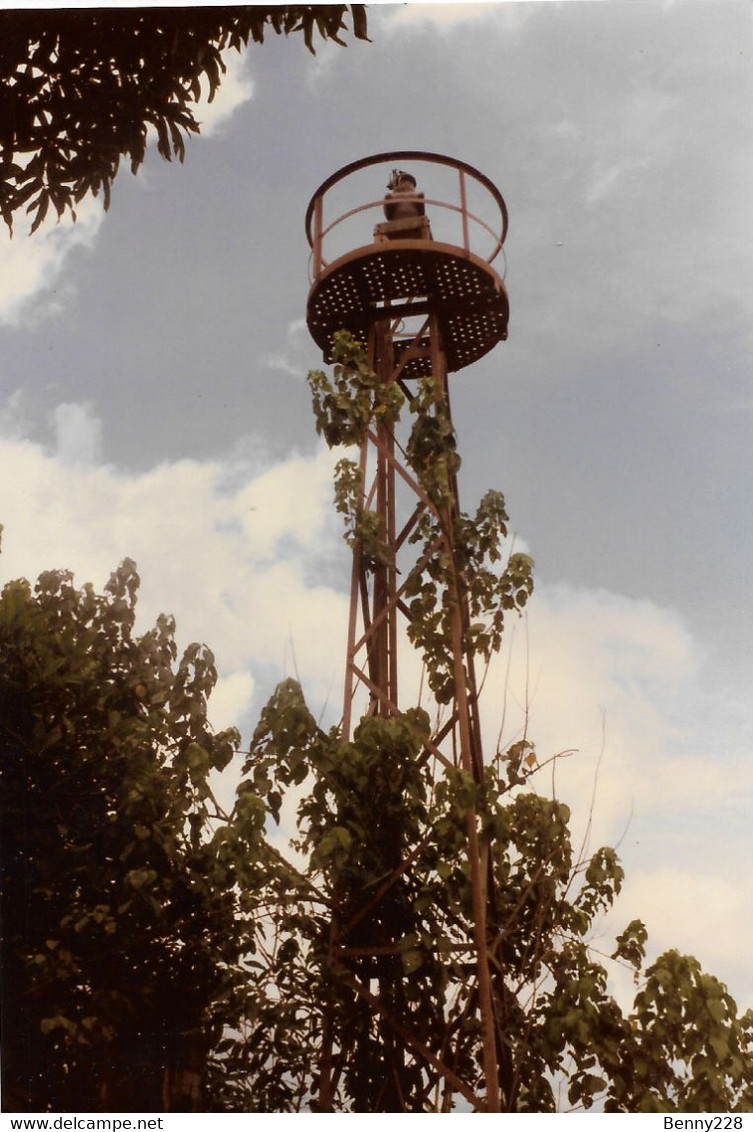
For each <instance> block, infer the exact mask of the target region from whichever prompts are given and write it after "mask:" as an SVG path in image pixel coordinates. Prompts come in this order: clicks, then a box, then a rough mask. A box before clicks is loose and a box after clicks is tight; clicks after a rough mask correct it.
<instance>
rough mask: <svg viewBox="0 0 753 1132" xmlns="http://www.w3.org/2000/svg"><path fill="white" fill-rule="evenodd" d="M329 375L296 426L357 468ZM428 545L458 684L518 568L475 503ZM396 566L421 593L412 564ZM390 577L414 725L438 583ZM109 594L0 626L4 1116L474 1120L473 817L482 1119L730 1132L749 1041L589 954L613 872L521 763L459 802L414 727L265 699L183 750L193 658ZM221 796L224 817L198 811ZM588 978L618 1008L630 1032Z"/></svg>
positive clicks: (201, 653) (626, 940) (286, 688)
mask: <svg viewBox="0 0 753 1132" xmlns="http://www.w3.org/2000/svg"><path fill="white" fill-rule="evenodd" d="M338 350H339V354H338V356H339V359H340V360H339V361H338V362H337V365H338V366H339V367H340V368H339V369H337V370H336V371H335V375H334V377H333V379H332V380H330V379H329V378H327V377H326V375H319V374H315V375H312V387H313V391H314V395H315V397H316V398H318V408H317V417H318V420H319V423H320V426H321V429H322V431H323V432H324V433H325V435H328V436H329V437H330V439H334V440H336V441H339V440H340V439H348V440H350V441H353V440H355V441H357V440H358V438H359V436H362V435H363V434H364V430H365V429H368V428H370V427H372V425H373V422H374V420H375V419H377V417H378V416H380V415H383V414H384V413H385V412H389V413H394V414H396V415H397V414H399V412H400V411H404V409H405V403H404V402H401V403H398V398H396V397H392V396H386V395H385V391H384V390H380V389H379V388H378V385H377V383H375V381H374V378H373V374H372V373H371V372H370V371H369V369H368V366H367V364H366V362H365V359H364V356H363V352H362V351H361V349H360V347H359V346H358V344H357V343H354V342H353V341H352V340H349V339H347V338H343V339H341V340H340V342H339V345H338ZM408 408H409V409H410V411H411V413H412V416H413V423H412V425H411V430H410V437H411V439H410V441H409V443H408V448H407V452H408V459H409V460H410V461H411V465H410V466H411V468H412V470H413V472H414V473H415V474H416V476H417V477H418V478H419V480H420V481H421V484H422V488H423V490H424V491H425V492H426V494H427V496H428V495H431V493H434V497H435V498H436V499H438V500H440V501H441V499H442V496H443V493H444V492H445V490H446V483H447V475H448V474H452V465H453V460H455V459H456V457H455V455H454V444H453V442H452V441H453V438H452V437H451V435H450V433H449V431H448V429H447V428H446V427H445V424H446V421H443V417H442V409H441V405H439V404H438V401H437V397H436V392H435V391H434V390H433V389H432V388H431V385H430V384H428V385H424V386H421V387H419V389H418V391H417V393H416V395H415V396H414V397H413V398H412V400H411V403H410V404H409V406H408ZM431 437H433V439H429V438H431ZM338 469H339V470H338V473H337V482H336V488H335V493H336V501H337V505H338V507H339V508H340V510H341V511H342V512H343V516H344V519H345V526H346V532H345V534H346V538H347V539H348V540H349V542H351V544H355V543H356V541H357V540H359V539H367V540H368V539H371V540H372V542H373V545H372V551H373V553H374V554H377V553H378V552H379V534H378V532H377V533H376V534H375V533H374V532H373V531H370V530H369V528H368V524H367V525H366V526H364V525H363V522H362V520H363V515H361V514H359V513H358V510H357V509H356V510H353V508H352V507H351V506H350V502H349V500H352V498H353V497H354V492H353V490H352V476H353V470H352V469H353V464H352V462H351V461H349V460H348V458H347V457H344V462H342V461H341V463H340V464H339V465H338ZM454 521H455V523H456V528H455V532H454V534H455V538H456V539H457V541H458V543H459V549H458V561H459V563H460V564H461V568H462V571H463V576H464V582H465V586H466V592H467V593H468V594H469V595H470V597H471V601H472V604H473V607H474V613H473V616H474V620H473V622H472V623H471V625H470V627H469V630H468V634H469V635H468V641H467V644H468V646H469V647H470V648H471V649H473V650H474V651H475V652H476V655H477V656H478V657H479V658H481V659H483V658H485V657H486V656H487V655H488V654H489V652H490V651H494V650H495V649H497V648H498V647H499V643H500V639H501V638H500V633H501V632H502V628H503V623H504V620H505V618H506V617H507V616H508V615H509V614H511V613H516V612H519V611H520V609H521V608H523V606H524V605H525V602H526V601H527V598H528V596H529V594H530V592H531V586H532V582H531V561H530V559H527V558H526V557H525V556H518V558H517V559H516V558H515V557H514V556H513V557H511V558H508V559H507V560H505V557H504V554H503V552H502V543H501V540H502V539H503V537H504V534H505V524H506V522H507V516H506V514H505V512H504V501H503V500H502V499H501V497H500V496H499V495H498V494H497V493H491V494H489V495H487V496H486V497H485V498H484V500H482V503H481V504H480V506H479V509H478V511H477V513H476V516H475V518H474V519H471V518H469V517H468V516H465V515H462V514H458V515H455V516H454ZM417 538H418V542H419V545H418V547H417V561H418V563H421V562H422V560H423V558H424V555H423V554H422V553H421V549H422V542H423V540H425V539H431V538H432V532H431V531H419V533H418V535H417ZM416 571H417V574H416V586H415V594H414V598H413V601H412V602H411V604H406V608H407V609H408V612H409V614H410V617H411V619H412V620H411V625H412V631H413V637H414V641H415V643H416V645H417V646H418V647H419V648H420V649H421V650H422V652H423V656H424V661H425V664H426V667H427V670H428V672H429V675H430V677H432V678H433V679H434V683H433V684H432V687H433V689H434V695H435V699H436V701H437V702H438V703H439V705H440V714H441V705H442V703H443V694H444V689H445V675H444V674H445V671H446V660H445V659H444V654H446V651H447V640H446V633H445V630H444V628H443V610H444V609H445V608H446V601H447V590H448V588H449V587H450V585H451V583H452V576H451V571H450V568H449V566H447V564H445V565H444V566H443V565H442V564H441V563H440V564H439V565H435V566H432V567H431V569H430V570H428V572H427V571H426V569H425V567H424V566H423V565H419V566H417V567H416ZM137 581H138V580H137V576H136V574H135V570H134V568H133V564H132V563H128V562H126V563H124V564H123V566H122V567H121V568H120V569H119V570H118V571H116V572H115V574H114V575H113V576H112V578H111V580H110V583H109V585H108V586H107V588H106V592H105V594H104V595H101V596H99V595H96V594H95V593H94V592H93V590H92V589H91V587H89V586H85V587H84V588H83V589H80V590H78V589H76V588H75V587H74V586H73V583H72V580H71V578H70V576H69V575H66V574H64V573H63V574H60V573H57V574H46V575H42V577H41V578H40V579H39V582H38V584H37V586H36V589H35V591H34V592H32V591H31V589H30V587H29V586H28V585H27V584H26V583H24V582H11V583H9V584H8V585H7V586H6V587H5V589H4V591H3V592H2V595H1V596H0V657H2V667H1V668H0V754H1V756H2V776H3V838H4V844H3V876H2V882H3V884H2V900H3V904H2V922H3V926H4V931H5V933H6V934H5V937H4V939H3V954H2V970H3V979H4V984H3V1010H4V1015H5V1024H6V1032H7V1033H10V1034H12V1035H13V1041H12V1042H11V1043H6V1048H5V1060H4V1066H3V1071H4V1085H5V1091H4V1096H5V1103H6V1105H8V1103H9V1099H10V1103H11V1104H12V1105H13V1106H14V1107H17V1108H22V1109H27V1110H39V1109H42V1110H44V1109H46V1108H53V1109H56V1110H58V1111H61V1110H62V1111H65V1110H66V1109H68V1110H70V1109H73V1110H75V1111H80V1110H81V1109H82V1108H86V1107H89V1108H91V1109H92V1110H96V1109H98V1108H105V1109H107V1108H110V1109H113V1108H119V1109H123V1110H126V1111H128V1110H131V1109H137V1110H139V1109H141V1110H143V1109H150V1110H160V1109H161V1108H164V1107H167V1108H170V1107H172V1108H177V1107H181V1106H183V1107H189V1108H202V1107H203V1108H206V1109H210V1110H216V1111H251V1112H274V1113H277V1112H300V1111H308V1110H327V1111H341V1112H379V1111H382V1112H384V1111H408V1112H450V1111H453V1110H456V1109H457V1108H458V1106H463V1105H464V1106H466V1107H468V1106H470V1107H476V1108H479V1109H483V1095H484V1079H483V1071H482V1065H481V1056H480V1053H481V1044H482V1034H481V1028H480V1024H479V1017H478V988H477V980H476V973H475V959H474V954H475V953H474V909H473V904H472V885H471V877H470V870H469V863H468V860H469V859H468V854H467V847H468V839H469V829H470V820H469V819H470V818H471V816H472V817H473V820H474V821H476V822H477V823H478V824H479V826H480V829H481V830H482V833H483V838H484V842H485V844H486V845H487V846H488V851H489V856H488V861H489V871H488V885H489V891H490V900H489V911H488V917H487V919H488V923H487V928H488V938H487V940H486V946H487V948H488V952H489V955H490V959H491V976H492V996H493V1005H494V1016H495V1025H496V1026H497V1028H498V1033H499V1036H500V1042H499V1049H500V1051H501V1052H500V1056H499V1064H498V1076H499V1083H500V1091H501V1094H502V1098H503V1107H504V1109H505V1110H508V1111H515V1112H553V1111H558V1110H562V1109H569V1108H576V1109H577V1108H586V1109H588V1108H592V1107H594V1106H601V1107H603V1108H604V1109H605V1110H606V1111H614V1112H661V1111H667V1112H694V1111H705V1112H720V1111H721V1112H730V1113H740V1112H748V1111H753V1012H751V1011H749V1012H748V1013H747V1014H745V1015H743V1016H742V1017H740V1016H739V1014H738V1011H737V1008H736V1005H735V1003H734V1001H733V999H732V997H731V996H730V995H729V993H728V991H727V989H726V988H725V987H724V986H723V985H722V984H721V983H720V982H719V981H718V980H717V979H716V978H714V977H713V976H711V975H708V974H706V973H704V972H703V971H702V970H701V968H700V966H699V964H698V962H697V960H695V959H694V958H692V957H689V956H684V955H681V954H679V953H678V952H676V951H669V952H667V953H665V954H663V955H661V956H659V958H657V959H656V960H654V961H653V962H651V963H647V962H646V944H647V938H646V930H645V928H644V926H643V924H642V923H641V922H640V921H638V920H634V921H632V922H631V923H630V924H628V925H627V927H626V928H625V930H624V931H623V932H622V933H621V934H620V935H619V936H618V937H617V939H616V941H615V946H614V950H613V952H612V955H611V956H610V957H607V956H604V955H603V954H600V953H598V952H597V951H596V950H595V949H594V947H593V945H592V942H591V941H592V940H593V938H594V936H595V934H596V931H597V929H598V927H599V924H600V920H601V918H602V916H603V914H604V913H605V912H606V911H607V910H608V909H610V908H611V907H612V905H613V903H614V901H615V899H616V898H617V896H618V894H619V892H620V889H621V886H622V882H623V870H622V867H621V865H620V862H619V860H618V858H617V854H616V853H615V851H614V850H613V849H611V848H609V847H602V848H599V849H597V850H596V851H595V852H585V853H584V854H583V855H582V856H581V855H578V854H577V853H576V852H575V851H574V848H573V845H572V841H571V834H570V829H569V820H570V813H569V811H568V808H567V806H566V805H564V804H563V803H562V802H560V801H559V800H557V799H556V798H553V797H550V796H548V795H547V793H545V792H543V791H538V790H537V789H536V783H537V780H538V778H537V776H540V773H541V770H542V768H543V767H544V766H546V765H547V762H549V761H551V760H547V759H544V760H543V761H542V760H540V758H539V755H538V753H537V751H536V749H535V747H534V745H533V744H532V743H531V742H530V741H528V740H527V739H525V740H519V741H517V742H515V743H513V744H512V745H511V746H508V747H505V748H501V749H500V750H498V751H497V752H496V753H495V756H494V758H493V759H492V760H491V761H490V762H489V765H488V766H487V767H486V768H485V772H484V774H483V777H481V778H479V779H477V778H475V777H473V776H472V775H471V774H469V773H467V772H466V771H464V770H463V769H461V768H459V767H457V766H454V765H452V763H451V761H449V760H447V759H442V758H440V757H438V755H439V748H438V745H437V744H438V742H439V741H440V740H439V736H438V731H437V728H438V727H439V722H438V720H431V719H430V717H429V715H428V714H427V713H426V712H425V711H424V710H422V709H420V708H413V709H409V710H407V711H403V712H401V713H399V714H396V715H395V716H393V717H391V718H379V717H376V716H366V717H364V718H363V719H362V720H361V722H360V724H359V725H358V727H357V728H356V729H355V731H354V734H353V736H352V737H351V738H348V737H345V736H343V735H342V734H341V733H340V731H339V729H338V728H337V727H334V728H332V729H330V730H324V729H322V727H320V726H319V725H318V724H317V722H316V721H315V720H314V718H313V716H312V714H311V712H310V711H309V709H308V707H307V705H306V702H305V699H304V696H303V693H302V691H301V689H300V687H299V686H298V684H297V683H295V682H294V681H291V680H287V681H284V682H283V683H282V684H280V685H279V687H278V688H277V689H276V691H275V692H274V694H273V696H272V697H271V699H270V701H269V703H268V704H267V705H266V707H265V708H264V710H263V711H262V713H261V717H260V720H259V723H258V725H257V727H256V729H255V732H254V734H253V737H252V740H251V743H250V747H249V749H248V750H247V751H245V752H243V753H242V754H241V753H240V752H239V751H238V736H237V735H236V734H235V733H233V732H222V733H220V734H214V733H213V732H212V731H211V728H210V727H209V725H208V723H207V718H206V703H207V696H208V695H209V693H210V691H211V688H212V685H213V683H214V680H215V675H216V674H215V670H214V662H213V658H212V656H211V654H210V653H209V652H208V650H206V649H204V648H201V647H199V646H197V645H194V646H192V647H191V648H190V649H189V650H188V651H187V653H186V654H185V655H184V657H183V658H182V660H180V661H178V658H177V654H176V649H175V644H174V640H173V628H174V627H173V624H172V622H171V621H170V619H168V618H161V619H160V620H159V622H158V624H157V626H156V627H155V628H154V629H153V630H151V631H150V632H147V633H145V634H143V635H141V636H136V635H134V630H133V627H134V611H135V610H134V603H135V595H136V587H137ZM416 599H418V604H417V605H416V604H413V602H415V601H416ZM419 620H420V621H421V622H422V623H423V622H424V621H427V620H428V621H429V622H431V623H432V625H433V629H432V633H431V634H428V633H427V631H426V629H425V627H424V628H421V626H419V625H417V622H418V621H419ZM234 757H235V762H233V758H234ZM225 767H229V768H231V769H232V768H234V773H235V775H236V777H237V779H238V784H237V787H236V794H235V798H236V800H235V805H234V808H233V810H232V812H231V813H230V814H224V813H223V812H222V811H221V810H220V808H219V807H218V806H217V803H216V802H215V800H214V796H213V793H212V790H211V788H210V782H211V780H212V777H211V776H212V775H213V774H214V773H216V772H219V771H221V770H222V769H223V768H225ZM277 825H279V826H281V829H282V832H283V833H284V835H285V837H284V839H281V840H278V839H277V837H276V836H275V827H276V826H277ZM280 844H285V845H286V848H285V852H284V853H283V852H281V851H280V849H279V848H278V847H277V846H278V845H280ZM288 846H289V848H288ZM333 928H335V929H336V930H333ZM611 964H621V965H622V966H623V968H626V969H627V970H628V971H630V972H631V974H632V976H633V979H634V982H635V995H634V1001H633V1004H632V1006H631V1007H630V1008H629V1009H624V1008H623V1007H622V1006H621V1005H620V1004H619V1003H618V1001H617V1000H616V998H615V997H614V995H613V993H612V991H611V988H610V983H609V970H610V965H611ZM135 1075H137V1076H138V1080H139V1082H140V1084H141V1090H140V1091H139V1093H138V1095H135V1093H134V1090H133V1080H134V1076H135ZM324 1080H327V1081H329V1082H331V1083H333V1089H332V1091H331V1093H330V1094H329V1095H325V1092H323V1089H322V1082H323V1081H324Z"/></svg>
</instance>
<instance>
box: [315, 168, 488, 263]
mask: <svg viewBox="0 0 753 1132" xmlns="http://www.w3.org/2000/svg"><path fill="white" fill-rule="evenodd" d="M387 162H399V163H403V162H419V163H421V162H426V163H430V164H434V165H444V166H446V167H448V168H450V169H454V170H455V171H456V172H457V174H458V194H459V203H454V202H452V201H445V200H437V199H434V198H431V199H427V198H424V197H423V196H419V195H417V196H416V198H415V199H416V200H421V201H422V202H423V203H424V204H425V205H428V206H430V207H432V208H440V209H446V210H447V211H449V212H456V213H459V214H460V219H461V225H462V240H463V242H462V245H461V246H462V247H463V249H464V250H465V251H467V252H471V251H473V249H472V248H471V242H470V222H473V223H474V224H477V225H479V227H481V228H483V229H485V230H486V231H487V232H488V233H489V235H490V236H491V237H492V241H493V247H492V250H491V253H490V254H489V255H488V256H486V257H484V258H485V261H486V263H492V262H493V261H494V260H495V259H496V257H497V256H498V255H499V253H500V251H501V249H502V245H503V243H504V242H505V237H506V236H507V206H506V205H505V202H504V198H503V197H502V194H501V193H500V191H499V189H498V188H497V187H496V185H494V184H493V183H492V182H491V181H490V180H489V178H488V177H485V176H484V174H483V173H480V172H479V171H478V169H474V168H473V166H472V165H468V164H467V163H466V162H465V161H458V160H457V159H456V158H454V157H445V156H443V155H442V154H440V153H426V152H424V151H423V150H395V151H394V152H391V153H377V154H374V155H373V156H372V157H364V158H361V160H360V161H353V162H351V163H350V164H349V165H345V166H343V168H342V169H339V170H338V171H337V172H336V173H333V174H332V176H330V177H328V178H327V180H326V181H324V182H323V183H322V184H321V185H320V186H319V188H318V189H317V190H316V192H315V193H314V195H313V197H312V198H311V200H310V202H309V206H308V208H307V210H306V238H307V239H308V242H309V245H310V247H311V270H312V274H313V278H314V280H317V279H318V278H319V276H320V275H321V273H322V272H323V271H324V270H325V269H326V268H327V267H328V261H327V260H326V259H325V257H324V250H323V244H324V240H325V238H326V237H327V236H328V235H329V234H330V233H331V232H332V231H333V230H334V229H335V228H337V227H338V226H339V225H341V224H343V223H344V221H346V220H349V219H350V218H351V217H352V216H356V215H357V214H358V213H360V212H367V211H368V210H370V209H377V208H378V209H382V208H383V206H384V198H383V197H380V199H379V200H375V201H368V202H367V203H366V204H359V205H356V207H355V208H351V209H349V210H348V211H347V212H344V213H342V214H341V215H340V216H337V217H336V218H335V219H334V220H332V221H331V222H330V223H329V224H327V226H326V227H325V226H324V197H325V195H326V194H327V192H329V190H330V189H331V188H332V187H333V186H334V185H336V184H338V183H339V182H341V181H344V180H345V179H346V178H347V177H350V176H351V175H352V174H353V173H356V172H359V171H360V170H361V169H366V168H368V167H369V166H371V165H382V164H385V163H387ZM467 179H470V180H472V181H475V182H477V183H478V184H479V185H481V187H482V188H483V189H485V190H486V192H487V193H488V194H489V195H490V196H491V198H492V200H493V201H494V203H495V205H496V206H497V208H498V210H499V215H500V222H499V228H498V229H497V228H495V227H493V226H492V225H491V224H488V223H487V222H486V221H485V220H483V219H482V218H481V217H480V216H477V215H476V214H475V213H473V212H470V211H469V209H468V204H467ZM411 199H412V198H411V197H410V196H403V197H402V200H403V201H406V202H407V201H410V200H411Z"/></svg>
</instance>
